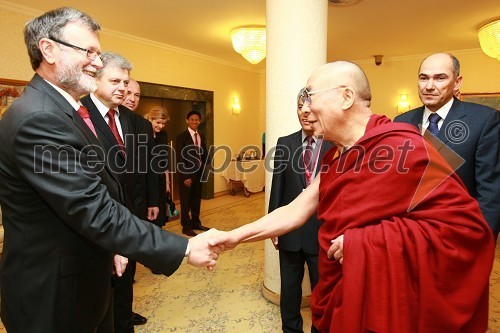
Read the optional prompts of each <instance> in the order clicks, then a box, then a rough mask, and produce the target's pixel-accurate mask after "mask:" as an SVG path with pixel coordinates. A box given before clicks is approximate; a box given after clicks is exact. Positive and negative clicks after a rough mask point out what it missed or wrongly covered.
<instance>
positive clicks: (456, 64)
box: [448, 53, 460, 79]
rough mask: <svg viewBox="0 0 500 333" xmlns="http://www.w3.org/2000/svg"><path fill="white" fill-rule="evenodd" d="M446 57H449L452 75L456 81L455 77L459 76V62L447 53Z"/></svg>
mask: <svg viewBox="0 0 500 333" xmlns="http://www.w3.org/2000/svg"><path fill="white" fill-rule="evenodd" d="M448 55H449V56H450V58H451V61H452V62H453V75H454V76H455V79H456V78H457V77H459V76H460V61H458V59H457V58H456V57H455V56H454V55H452V54H449V53H448Z"/></svg>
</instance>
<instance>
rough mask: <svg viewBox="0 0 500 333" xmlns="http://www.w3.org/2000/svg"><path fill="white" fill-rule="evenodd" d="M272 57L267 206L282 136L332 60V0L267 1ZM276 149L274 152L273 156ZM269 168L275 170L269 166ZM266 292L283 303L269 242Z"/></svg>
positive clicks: (295, 121) (269, 69)
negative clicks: (301, 96) (314, 77)
mask: <svg viewBox="0 0 500 333" xmlns="http://www.w3.org/2000/svg"><path fill="white" fill-rule="evenodd" d="M266 10H267V11H266V27H267V58H266V150H267V153H266V157H267V158H266V164H267V168H266V170H267V172H266V207H268V204H269V194H270V191H271V180H272V166H273V162H272V160H269V159H268V158H270V157H271V156H272V155H273V154H272V151H273V147H274V146H275V145H276V141H277V140H278V137H280V136H283V135H288V134H290V133H293V132H295V131H297V130H298V129H300V124H299V120H298V118H297V100H296V97H297V93H298V92H299V90H300V89H301V88H302V87H304V86H305V84H306V82H307V79H308V78H309V76H310V74H311V73H312V71H313V70H314V69H315V68H316V67H318V66H319V65H322V64H324V63H325V62H326V41H327V40H326V36H327V16H328V0H286V1H284V0H267V1H266ZM270 153H271V154H270ZM269 166H270V167H271V168H269ZM302 289H303V299H302V304H303V305H304V306H305V305H308V304H309V297H310V294H311V288H310V284H309V277H308V275H307V272H306V274H305V278H304V282H303V283H302ZM263 294H264V297H266V298H267V299H268V300H270V301H272V302H274V303H276V304H278V303H279V294H280V270H279V258H278V252H277V251H276V250H275V249H274V246H273V245H272V243H271V242H270V241H269V240H266V241H265V260H264V283H263Z"/></svg>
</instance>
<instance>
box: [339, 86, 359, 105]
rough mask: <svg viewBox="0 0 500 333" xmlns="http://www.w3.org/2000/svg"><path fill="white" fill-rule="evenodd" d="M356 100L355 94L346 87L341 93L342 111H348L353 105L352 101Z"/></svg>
mask: <svg viewBox="0 0 500 333" xmlns="http://www.w3.org/2000/svg"><path fill="white" fill-rule="evenodd" d="M355 99H356V93H355V92H354V90H352V88H350V87H346V88H345V89H344V91H343V92H342V109H343V110H348V109H350V108H351V106H352V105H353V104H354V100H355Z"/></svg>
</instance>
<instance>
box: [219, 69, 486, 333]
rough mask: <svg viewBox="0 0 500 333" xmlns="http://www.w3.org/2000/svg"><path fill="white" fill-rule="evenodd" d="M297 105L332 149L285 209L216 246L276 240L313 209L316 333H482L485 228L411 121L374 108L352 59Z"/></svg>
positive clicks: (313, 84)
mask: <svg viewBox="0 0 500 333" xmlns="http://www.w3.org/2000/svg"><path fill="white" fill-rule="evenodd" d="M302 100H303V102H304V104H303V106H302V110H303V111H305V112H309V111H310V113H309V117H308V122H310V123H311V125H312V127H313V130H314V134H315V135H320V134H323V135H324V139H325V140H328V141H331V142H333V143H335V144H336V146H337V149H338V151H339V153H340V154H339V156H337V157H336V156H335V153H336V151H335V149H331V150H330V151H329V152H327V153H326V154H325V157H324V158H323V165H326V166H327V167H326V168H323V170H322V172H321V173H320V174H319V175H318V176H317V177H316V178H315V180H314V181H313V183H312V184H311V185H310V186H308V187H307V188H306V189H305V190H304V191H303V192H302V193H301V194H300V195H299V196H298V197H297V198H296V199H295V200H294V201H292V202H291V203H290V204H288V205H286V206H283V207H280V208H278V209H276V210H274V211H273V212H272V213H270V214H268V215H266V216H264V217H262V218H261V219H259V220H257V221H256V222H254V223H251V224H247V225H244V226H242V227H240V228H238V229H235V230H232V231H229V232H227V233H224V232H219V233H218V234H217V235H216V236H215V237H214V240H213V243H214V244H223V245H224V246H226V248H233V247H234V246H236V245H237V244H239V243H241V242H249V241H256V240H261V239H266V238H269V237H275V236H277V235H281V234H283V233H285V232H288V231H290V230H292V229H295V228H297V227H299V226H301V225H302V224H303V223H304V222H305V221H306V220H307V218H308V217H309V216H311V215H313V214H314V213H316V212H317V215H318V218H319V219H320V221H322V226H321V228H320V230H319V233H318V238H319V247H320V250H319V259H318V260H319V282H318V284H317V285H316V287H315V288H314V291H313V294H312V297H311V311H312V315H313V325H314V328H313V329H312V331H313V332H343V333H350V332H352V333H354V332H398V333H399V332H426V333H428V332H431V333H434V332H435V333H438V332H447V333H451V332H457V333H458V332H468V333H476V332H485V331H486V329H487V326H488V285H489V275H490V272H491V268H492V264H493V257H494V241H493V235H492V233H491V231H490V230H489V227H488V225H487V223H486V221H485V220H484V218H483V216H482V215H481V212H480V210H479V205H478V203H477V201H476V200H474V199H473V198H472V197H471V196H470V195H469V194H468V193H467V191H466V189H465V188H464V186H463V184H462V183H461V181H460V180H459V178H458V176H456V174H454V173H453V170H451V168H450V167H449V165H448V163H447V162H446V161H445V160H444V159H443V158H442V157H441V155H440V154H439V153H438V152H437V151H436V150H435V149H434V148H433V146H432V145H430V144H428V143H427V141H426V140H424V138H423V137H422V135H420V133H419V132H418V131H417V129H416V128H415V127H414V126H411V125H408V124H401V123H392V122H391V121H390V120H389V119H388V118H387V117H385V116H379V115H375V114H373V113H372V111H371V109H370V101H371V93H370V86H369V84H368V80H367V78H366V76H365V74H364V73H363V71H362V70H361V68H359V67H358V66H357V65H355V64H353V63H350V62H345V61H338V62H334V63H330V64H326V65H323V66H321V67H319V68H318V69H317V70H315V71H314V72H313V74H312V75H311V77H310V79H309V81H308V83H307V86H306V87H305V89H304V93H303V96H302ZM344 254H345V255H344Z"/></svg>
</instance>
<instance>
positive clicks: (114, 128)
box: [107, 109, 125, 154]
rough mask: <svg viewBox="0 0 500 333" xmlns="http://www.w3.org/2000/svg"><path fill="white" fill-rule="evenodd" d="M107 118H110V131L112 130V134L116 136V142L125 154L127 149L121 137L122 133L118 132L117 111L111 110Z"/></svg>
mask: <svg viewBox="0 0 500 333" xmlns="http://www.w3.org/2000/svg"><path fill="white" fill-rule="evenodd" d="M107 116H108V125H109V129H111V132H112V133H113V135H114V136H115V139H116V142H118V145H119V146H120V149H121V150H122V152H123V153H124V154H125V147H124V146H123V140H122V137H121V136H120V132H118V127H117V126H116V121H115V109H109V111H108V113H107Z"/></svg>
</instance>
